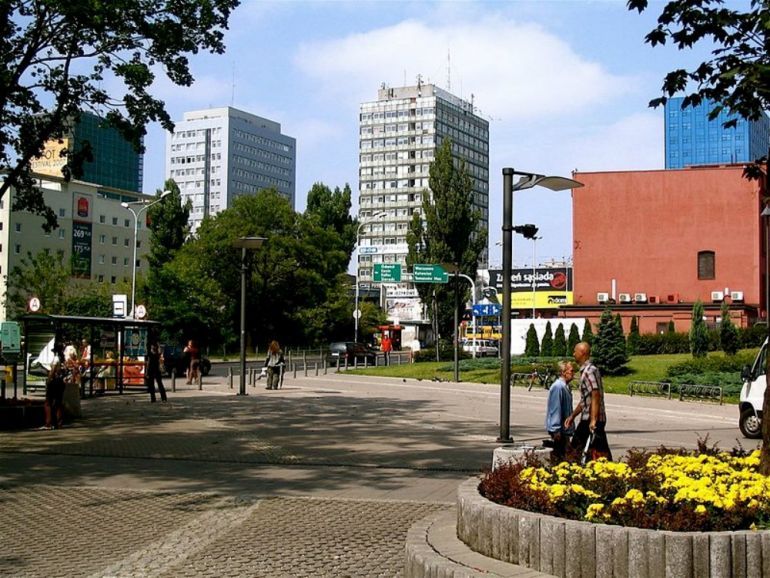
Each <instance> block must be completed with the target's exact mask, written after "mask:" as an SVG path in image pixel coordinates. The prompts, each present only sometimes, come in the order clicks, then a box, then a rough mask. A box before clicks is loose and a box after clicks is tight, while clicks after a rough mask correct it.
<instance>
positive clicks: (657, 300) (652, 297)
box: [647, 295, 660, 305]
mask: <svg viewBox="0 0 770 578" xmlns="http://www.w3.org/2000/svg"><path fill="white" fill-rule="evenodd" d="M647 301H648V302H649V303H652V304H654V305H657V304H658V303H660V298H659V297H658V296H657V295H650V296H649V297H647Z"/></svg>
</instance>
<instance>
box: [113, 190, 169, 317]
mask: <svg viewBox="0 0 770 578" xmlns="http://www.w3.org/2000/svg"><path fill="white" fill-rule="evenodd" d="M170 194H171V191H163V192H162V193H161V194H160V197H158V198H157V199H155V200H154V201H153V202H151V203H148V202H147V201H146V200H142V201H133V202H131V203H126V202H123V203H120V206H121V207H123V208H124V209H128V210H129V211H131V214H132V215H133V216H134V265H133V267H132V273H131V309H130V311H131V317H132V318H134V317H135V316H136V312H135V311H134V308H135V306H136V303H135V301H134V300H135V299H136V237H137V235H138V233H139V215H141V214H142V213H143V212H144V211H146V210H147V209H149V208H150V207H152V206H153V205H155V204H157V203H160V202H161V201H162V200H163V199H164V198H165V197H167V196H168V195H170ZM131 205H141V207H140V208H139V210H134V207H132V206H131Z"/></svg>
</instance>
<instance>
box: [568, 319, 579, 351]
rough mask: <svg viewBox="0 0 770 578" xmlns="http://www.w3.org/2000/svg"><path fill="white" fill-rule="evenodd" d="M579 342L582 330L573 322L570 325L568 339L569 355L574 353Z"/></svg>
mask: <svg viewBox="0 0 770 578" xmlns="http://www.w3.org/2000/svg"><path fill="white" fill-rule="evenodd" d="M578 343H580V330H579V329H578V326H577V325H575V324H574V323H572V324H570V327H569V338H568V339H567V355H572V352H573V351H575V346H576V345H577V344H578Z"/></svg>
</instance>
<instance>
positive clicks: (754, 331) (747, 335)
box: [738, 324, 767, 349]
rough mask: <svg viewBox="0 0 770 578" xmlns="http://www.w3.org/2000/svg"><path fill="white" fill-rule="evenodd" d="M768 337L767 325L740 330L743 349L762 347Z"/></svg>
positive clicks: (739, 334) (739, 336) (739, 335)
mask: <svg viewBox="0 0 770 578" xmlns="http://www.w3.org/2000/svg"><path fill="white" fill-rule="evenodd" d="M765 337H767V325H765V324H759V325H753V326H751V327H741V328H740V329H738V339H739V341H740V344H741V345H740V347H741V349H749V348H751V347H760V346H761V345H762V343H763V342H764V341H765Z"/></svg>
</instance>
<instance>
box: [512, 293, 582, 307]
mask: <svg viewBox="0 0 770 578" xmlns="http://www.w3.org/2000/svg"><path fill="white" fill-rule="evenodd" d="M572 295H573V294H572V291H537V292H535V293H534V297H535V309H556V308H558V307H560V306H562V305H572ZM532 296H533V293H532V292H529V293H524V292H515V293H511V309H532Z"/></svg>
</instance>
